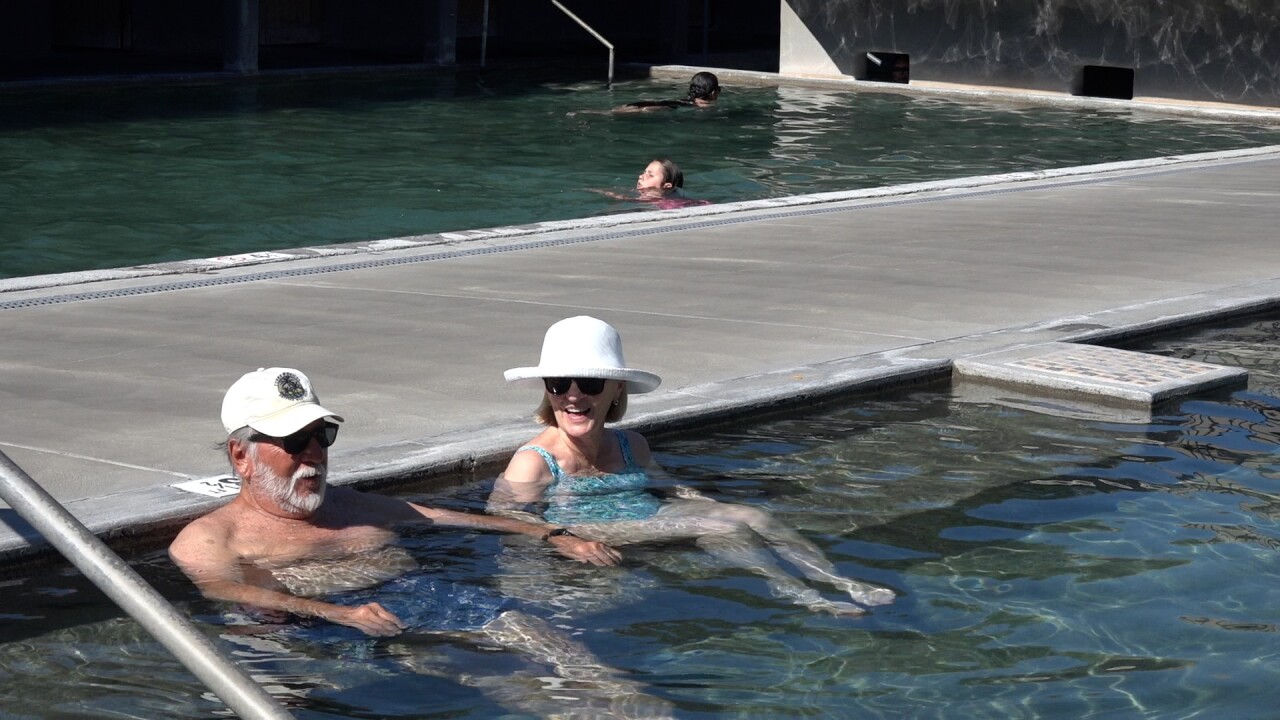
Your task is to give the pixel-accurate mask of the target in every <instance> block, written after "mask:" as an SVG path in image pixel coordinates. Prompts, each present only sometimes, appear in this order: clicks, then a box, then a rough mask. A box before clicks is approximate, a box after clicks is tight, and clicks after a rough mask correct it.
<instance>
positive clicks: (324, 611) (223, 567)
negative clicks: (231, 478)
mask: <svg viewBox="0 0 1280 720" xmlns="http://www.w3.org/2000/svg"><path fill="white" fill-rule="evenodd" d="M169 557H170V558H171V559H172V560H173V562H174V564H175V565H177V566H178V568H179V569H181V570H182V572H184V573H186V575H187V577H188V578H190V579H191V582H193V583H194V584H195V586H196V588H198V589H199V590H200V592H201V593H202V594H203V595H204V596H205V597H207V598H209V599H210V600H221V601H225V602H233V603H242V604H245V605H251V606H253V607H257V608H262V609H264V610H280V611H284V612H288V613H293V614H294V615H300V616H304V617H317V618H322V619H325V620H329V621H330V622H335V623H338V624H340V625H348V626H351V627H354V628H356V629H358V630H361V631H363V632H365V633H366V634H368V635H374V636H390V635H397V634H399V633H400V632H401V631H402V630H404V627H405V626H404V623H402V622H401V621H400V619H399V618H397V617H396V616H395V615H394V614H393V613H391V612H390V611H388V610H387V609H385V608H383V607H382V606H381V605H379V604H378V603H368V604H366V605H361V606H358V607H347V606H344V605H335V604H333V603H327V602H324V601H322V600H313V599H310V598H303V597H298V596H297V595H294V594H292V593H288V592H282V591H280V590H275V589H271V588H266V587H262V586H259V585H253V584H250V583H248V582H246V578H245V576H244V570H243V567H242V564H241V561H242V560H243V558H241V557H240V556H239V555H238V554H236V553H235V552H234V551H233V550H232V549H231V547H230V537H229V534H228V533H227V532H225V529H224V528H222V527H221V526H220V524H218V523H216V522H213V521H208V519H207V518H206V519H204V520H196V521H195V522H193V523H191V524H190V525H188V526H187V527H186V528H185V529H184V530H183V531H182V532H181V533H179V534H178V537H177V538H176V539H174V541H173V544H172V545H170V546H169Z"/></svg>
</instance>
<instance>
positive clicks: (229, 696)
mask: <svg viewBox="0 0 1280 720" xmlns="http://www.w3.org/2000/svg"><path fill="white" fill-rule="evenodd" d="M0 499H3V500H4V501H5V502H7V503H9V506H10V507H12V508H13V509H14V510H15V511H16V512H17V513H18V515H20V516H22V519H24V520H26V521H27V522H29V523H31V525H32V527H34V528H35V529H36V530H38V531H40V534H42V535H44V537H45V539H47V540H48V541H49V544H51V545H53V546H54V547H55V548H57V549H58V552H60V553H62V555H63V556H64V557H66V558H67V559H68V560H70V561H71V562H72V563H73V564H74V565H75V566H76V567H78V568H80V571H81V572H83V573H84V574H85V577H87V578H89V580H91V581H92V582H93V584H94V585H97V586H98V588H100V589H101V590H102V591H103V592H104V593H106V594H107V595H108V596H109V597H110V598H111V599H112V600H114V601H115V603H116V604H117V605H119V606H120V607H121V608H122V609H123V610H124V611H125V612H127V613H129V615H131V616H132V617H133V619H134V620H137V621H138V624H140V625H142V627H143V628H144V629H146V630H147V632H149V633H151V635H152V636H153V637H155V639H156V640H158V641H160V643H161V644H163V645H164V646H165V647H166V648H168V649H169V651H170V652H172V653H173V654H174V656H175V657H177V658H178V660H179V661H180V662H181V663H182V664H183V665H185V666H186V667H187V669H188V670H190V671H191V672H192V673H194V674H195V676H196V677H198V678H199V679H200V680H201V681H202V682H203V683H204V684H205V686H206V687H208V688H209V689H210V690H212V691H213V692H214V693H215V694H216V695H217V696H218V697H219V698H222V701H223V702H225V703H226V704H227V707H229V708H231V709H232V710H234V711H235V713H236V714H237V715H239V716H240V717H242V718H247V719H248V720H259V719H260V718H261V719H262V720H291V719H292V718H293V715H291V714H290V713H288V712H287V711H286V710H285V709H284V708H283V707H282V706H281V705H280V704H279V703H278V702H276V700H275V699H274V698H272V697H271V695H269V694H268V693H267V691H266V690H263V689H262V687H261V686H259V685H258V684H257V683H256V682H254V681H253V679H252V678H250V677H249V676H248V675H247V674H245V672H244V671H243V670H241V669H240V668H239V667H238V666H237V665H236V664H235V663H234V662H232V661H231V660H230V659H229V658H227V657H226V656H224V655H223V654H222V653H221V651H219V650H218V648H217V646H216V645H214V644H213V641H211V640H210V639H209V638H208V637H207V636H205V635H204V634H203V633H201V632H200V631H199V630H198V629H196V627H195V626H194V625H193V624H192V623H191V621H190V620H188V619H187V618H185V617H183V616H182V615H180V614H178V611H177V610H176V609H175V608H174V607H173V606H172V605H170V604H169V601H168V600H165V598H164V596H162V595H161V594H160V593H158V592H156V590H155V588H153V587H151V586H150V585H148V584H147V581H146V580H143V579H142V577H141V576H139V575H138V573H137V572H135V571H134V570H133V568H131V567H129V565H128V564H127V563H125V561H124V560H121V559H120V556H118V555H116V554H115V553H114V552H112V551H111V549H110V548H108V547H107V546H106V544H105V543H103V542H102V541H101V540H99V539H98V538H97V537H96V536H94V534H93V533H91V532H89V529H88V528H86V527H85V526H84V524H82V523H81V522H80V521H79V520H77V519H76V518H75V517H74V516H73V515H72V514H71V513H69V512H67V510H66V508H64V507H62V505H61V504H60V503H58V501H57V500H55V499H54V498H53V496H52V495H50V494H49V493H48V492H46V491H45V489H44V488H42V487H40V486H39V485H38V484H37V483H36V482H35V481H34V480H32V479H31V476H30V475H27V474H26V472H24V471H23V470H22V468H20V467H18V465H17V464H16V463H14V462H13V461H12V460H10V459H9V456H8V455H5V454H4V452H3V451H0Z"/></svg>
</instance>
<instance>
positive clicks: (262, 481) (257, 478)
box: [253, 465, 329, 514]
mask: <svg viewBox="0 0 1280 720" xmlns="http://www.w3.org/2000/svg"><path fill="white" fill-rule="evenodd" d="M327 475H328V467H327V466H325V465H316V466H314V467H311V466H307V465H303V466H302V467H300V468H298V469H297V470H296V471H295V472H294V473H293V477H291V478H287V479H286V478H283V477H281V476H280V475H277V474H276V472H275V471H274V470H272V469H271V468H269V467H267V466H266V465H259V466H257V467H255V468H254V470H253V481H254V482H255V483H257V484H258V486H259V487H261V488H262V491H263V492H264V493H266V494H267V497H269V498H270V499H271V500H272V502H274V503H275V504H276V505H278V506H279V507H280V509H281V510H284V511H285V512H288V513H305V514H310V513H313V512H315V511H316V510H317V509H318V508H319V507H320V505H321V504H322V503H323V502H324V491H325V489H326V488H328V487H329V486H328V485H327V484H326V483H325V477H326V476H327ZM310 477H318V478H320V483H319V485H318V486H317V487H316V491H315V492H313V493H305V492H302V491H299V490H298V481H299V480H303V479H306V478H310Z"/></svg>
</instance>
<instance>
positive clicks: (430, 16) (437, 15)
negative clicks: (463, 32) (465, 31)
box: [422, 0, 458, 65]
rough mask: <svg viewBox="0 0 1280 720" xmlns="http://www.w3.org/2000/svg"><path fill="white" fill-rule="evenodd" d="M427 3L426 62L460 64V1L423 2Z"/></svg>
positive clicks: (424, 47)
mask: <svg viewBox="0 0 1280 720" xmlns="http://www.w3.org/2000/svg"><path fill="white" fill-rule="evenodd" d="M423 2H425V3H426V12H425V13H424V15H425V16H426V21H427V27H426V42H425V43H424V45H423V53H422V59H423V61H424V62H428V63H435V64H437V65H455V64H457V62H458V0H423Z"/></svg>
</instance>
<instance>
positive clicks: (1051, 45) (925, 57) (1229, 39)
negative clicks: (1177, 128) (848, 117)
mask: <svg viewBox="0 0 1280 720" xmlns="http://www.w3.org/2000/svg"><path fill="white" fill-rule="evenodd" d="M782 2H783V3H785V4H786V5H787V7H786V8H784V12H783V17H784V18H786V17H788V15H789V13H788V12H787V10H788V9H789V10H790V13H793V14H794V16H795V17H796V18H798V20H799V22H800V23H801V24H803V28H795V27H791V28H790V29H789V28H788V27H787V26H786V25H785V24H784V28H783V33H784V35H785V34H786V33H788V32H793V31H799V32H806V33H807V34H809V35H811V36H812V38H813V39H814V40H816V41H817V42H818V43H819V44H820V45H821V46H822V47H823V48H824V49H825V51H826V53H827V54H828V55H829V56H830V60H831V62H833V63H834V64H835V66H836V67H838V68H839V69H840V72H842V73H844V74H846V75H852V76H860V74H861V72H860V67H861V66H860V64H859V63H860V62H861V63H863V65H865V61H863V58H864V57H865V53H866V52H867V51H869V50H880V51H886V52H897V53H906V54H908V55H910V57H911V77H912V79H915V80H939V81H946V82H960V83H974V84H982V85H1005V86H1013V87H1024V88H1031V89H1040V90H1055V91H1061V92H1073V91H1078V90H1079V81H1080V74H1081V68H1082V67H1083V66H1085V65H1107V66H1115V67H1125V68H1132V69H1133V71H1134V88H1133V89H1134V94H1135V95H1139V96H1155V97H1168V98H1177V99H1185V100H1208V101H1222V102H1232V103H1244V104H1251V105H1262V106H1270V107H1275V106H1280V2H1278V1H1277V0H782ZM783 44H784V46H786V44H787V42H786V38H785V37H784V39H783ZM782 65H783V67H781V70H782V72H784V73H785V72H788V71H789V68H788V67H787V58H786V57H785V56H784V57H783V58H782Z"/></svg>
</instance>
